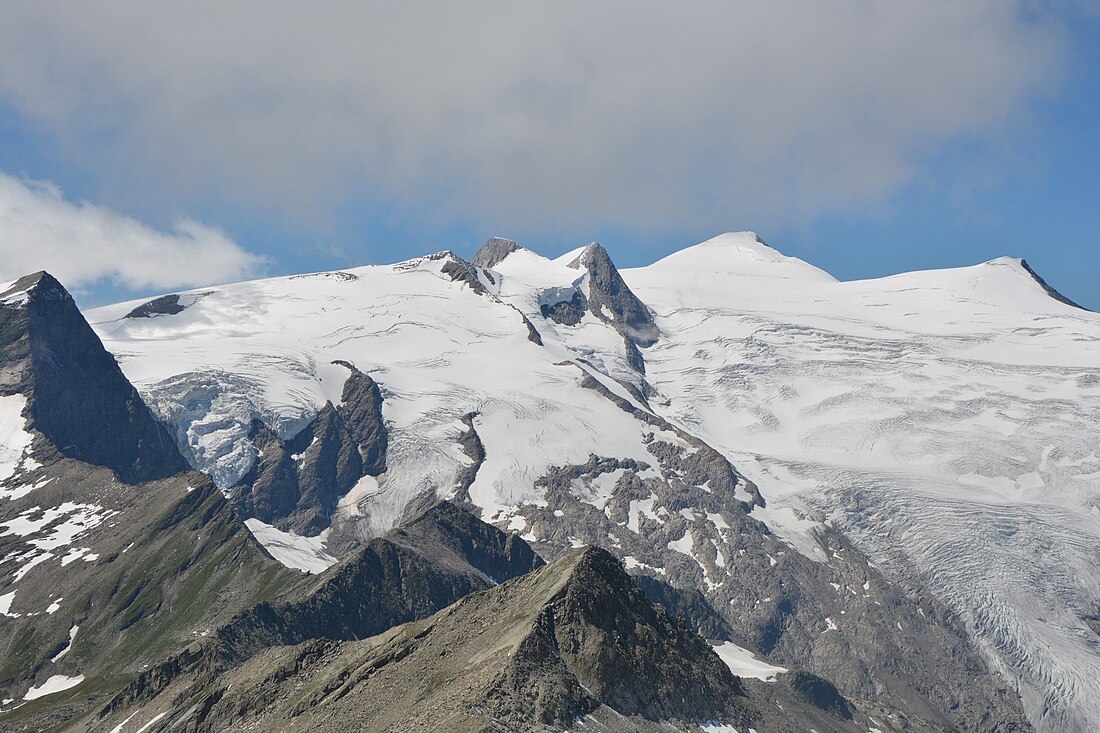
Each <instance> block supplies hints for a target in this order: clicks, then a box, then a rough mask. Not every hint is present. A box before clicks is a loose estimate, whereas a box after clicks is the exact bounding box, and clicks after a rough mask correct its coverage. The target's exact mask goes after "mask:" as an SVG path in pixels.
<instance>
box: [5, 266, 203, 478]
mask: <svg viewBox="0 0 1100 733" xmlns="http://www.w3.org/2000/svg"><path fill="white" fill-rule="evenodd" d="M20 292H25V293H26V295H25V297H24V298H22V299H18V298H17V299H14V300H10V301H9V302H6V303H0V395H9V394H15V393H20V394H23V395H25V396H26V398H27V401H28V405H27V411H26V417H27V418H29V424H30V426H31V427H33V428H35V429H37V430H38V431H39V432H41V433H42V435H44V436H45V437H46V439H47V440H48V441H49V442H50V443H51V444H52V446H53V447H54V448H55V449H56V450H58V451H60V452H61V453H62V454H63V455H66V456H68V457H70V458H75V459H78V460H81V461H85V462H87V463H91V464H94V465H97V466H104V467H106V468H110V469H111V470H113V471H114V472H115V473H117V474H118V476H119V478H121V479H122V480H123V481H126V482H128V483H136V482H142V481H150V480H154V479H159V478H164V477H166V476H171V475H173V474H176V473H180V472H182V471H186V470H188V466H187V463H186V462H185V461H184V459H183V457H182V456H181V455H180V452H179V449H178V447H177V446H176V443H175V441H174V440H173V439H172V436H171V433H170V432H169V430H168V429H167V428H166V427H165V426H164V425H162V424H161V423H160V422H159V421H157V419H156V418H155V417H154V416H153V414H152V412H150V410H149V408H148V407H147V406H146V405H145V403H144V402H143V401H142V399H141V397H140V396H139V395H138V393H137V390H135V389H134V387H133V386H132V385H131V384H130V382H129V381H128V380H127V379H126V377H125V376H124V375H123V374H122V370H121V369H119V367H118V363H117V362H116V361H115V358H114V357H113V356H112V355H111V354H110V353H108V352H107V350H106V349H104V348H103V344H102V342H101V341H100V340H99V337H98V336H96V334H95V332H94V331H93V330H92V329H91V327H90V326H89V325H88V322H87V321H86V320H85V319H84V316H83V315H82V314H81V313H80V310H79V309H78V308H77V306H76V303H74V302H73V299H72V296H70V295H69V293H68V292H67V291H66V290H65V288H64V287H63V286H62V285H61V283H59V282H58V281H57V280H56V279H54V278H53V276H51V275H50V274H48V273H46V272H39V273H35V274H34V275H27V276H26V277H24V278H21V279H20V280H19V281H17V282H16V283H15V284H14V285H12V287H11V288H9V289H8V291H6V292H5V293H2V294H0V298H4V297H5V296H9V295H13V294H18V293H20Z"/></svg>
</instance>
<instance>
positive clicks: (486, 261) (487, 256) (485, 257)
mask: <svg viewBox="0 0 1100 733" xmlns="http://www.w3.org/2000/svg"><path fill="white" fill-rule="evenodd" d="M519 249H523V248H522V247H520V246H519V245H518V244H516V243H515V242H513V241H512V240H511V239H504V238H503V237H491V238H490V239H489V240H488V241H486V242H485V244H483V245H481V248H480V249H479V250H478V251H477V252H476V253H475V254H474V256H473V257H471V258H470V262H472V263H473V264H475V265H477V266H478V267H484V268H487V269H488V268H492V267H494V266H496V265H498V264H500V263H501V262H502V261H503V260H504V258H505V257H507V256H508V255H510V254H512V253H513V252H515V251H516V250H519Z"/></svg>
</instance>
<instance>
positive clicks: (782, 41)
mask: <svg viewBox="0 0 1100 733" xmlns="http://www.w3.org/2000/svg"><path fill="white" fill-rule="evenodd" d="M1045 7H1047V5H1046V4H1044V3H1034V2H1032V1H1031V0H968V2H957V0H924V1H922V2H881V3H879V2H867V1H866V0H827V1H824V2H795V1H794V0H777V1H776V2H768V3H757V2H729V1H727V0H723V1H721V2H712V1H708V0H699V1H698V2H691V3H676V2H655V1H652V0H640V1H637V0H629V1H628V0H605V1H603V2H598V3H592V2H576V1H573V0H562V1H560V2H554V3H516V2H486V1H481V0H474V1H472V2H469V3H453V2H402V3H390V2H325V3H298V2H293V3H292V2H282V1H277V0H264V1H263V2H259V1H253V2H247V1H246V2H238V3H218V2H203V1H199V2H191V3H172V4H168V3H146V2H117V3H107V4H103V3H96V4H86V3H72V4H69V5H67V7H66V9H65V11H64V12H59V10H58V6H57V5H54V4H51V3H23V4H15V3H10V4H6V5H5V10H4V13H3V16H4V17H3V22H2V23H0V104H4V105H6V106H8V107H9V108H10V109H12V110H14V111H15V112H16V114H18V115H19V116H20V117H21V118H22V119H25V120H29V121H31V122H32V123H33V124H34V125H35V126H36V127H37V129H41V130H46V131H49V133H50V134H51V135H53V136H55V138H56V139H57V140H58V141H59V144H60V145H61V146H62V147H63V148H64V149H65V150H66V151H69V152H70V153H71V154H73V155H74V156H75V158H76V159H78V160H81V161H83V164H84V165H86V166H87V167H89V168H94V167H96V166H97V165H98V166H100V167H102V168H104V170H106V168H107V165H106V164H107V163H109V162H111V161H116V160H124V161H126V162H127V167H126V168H125V171H126V173H125V175H132V176H134V177H135V178H137V179H139V180H142V181H144V182H146V183H150V186H149V188H150V189H156V188H158V187H159V188H163V189H166V190H165V191H164V192H163V195H165V196H168V197H179V196H184V197H186V196H203V195H205V196H214V197H221V198H226V199H229V200H233V201H237V202H240V201H243V202H246V203H253V204H259V205H263V206H269V207H272V208H276V209H278V210H279V211H281V212H282V213H285V214H287V215H289V216H302V217H308V216H310V215H311V214H315V213H316V212H318V211H322V212H324V211H326V210H327V209H335V208H337V207H339V206H343V205H345V204H346V202H347V200H348V199H355V198H357V197H358V198H360V199H362V200H371V201H383V202H389V203H391V204H393V205H395V206H407V207H411V208H413V209H416V210H420V211H424V212H434V215H439V216H458V215H461V216H464V217H468V218H469V219H473V220H482V221H486V222H493V223H494V224H499V225H503V226H508V225H511V224H513V223H516V222H522V223H523V224H527V225H558V226H562V227H566V228H577V229H582V230H583V229H584V228H586V227H592V226H595V225H597V224H600V223H608V222H618V223H621V224H628V223H633V224H634V225H637V226H643V227H651V228H655V229H661V228H671V227H678V226H683V225H684V224H685V223H688V222H696V223H698V222H700V221H702V222H711V221H715V222H717V221H721V222H725V223H726V224H733V223H740V224H745V225H748V224H752V225H754V226H756V225H758V224H759V225H761V226H762V225H765V224H767V223H769V222H775V221H779V220H786V219H790V218H794V219H800V218H808V217H813V216H816V215H818V214H821V213H823V212H829V211H833V210H837V209H843V208H845V207H850V206H861V205H864V204H866V203H867V202H873V201H878V200H881V199H882V198H884V197H887V196H889V195H890V193H891V192H893V191H895V190H897V189H898V188H899V187H902V186H905V185H906V184H907V183H909V182H910V181H911V180H913V178H914V176H915V175H916V174H917V173H918V172H919V171H920V170H921V168H922V166H924V165H925V163H924V161H925V160H926V159H927V158H928V157H929V156H932V155H935V154H937V153H941V152H942V151H943V150H944V149H945V148H946V147H947V146H950V145H953V144H959V143H965V144H970V143H972V142H973V141H975V140H977V141H983V140H987V139H989V138H991V137H996V136H998V135H1000V134H1002V133H1004V132H1005V131H1006V130H1009V131H1010V130H1012V129H1013V128H1014V127H1015V126H1016V125H1017V124H1018V123H1019V120H1020V118H1021V117H1022V116H1024V113H1025V112H1026V110H1027V109H1028V107H1029V105H1030V104H1031V103H1032V102H1033V101H1034V100H1035V99H1036V98H1037V97H1039V96H1041V95H1043V94H1044V93H1045V92H1046V90H1048V89H1049V88H1050V87H1051V86H1052V85H1054V84H1056V82H1057V79H1058V74H1059V69H1060V68H1061V66H1062V63H1063V56H1064V52H1065V48H1064V46H1065V45H1066V44H1065V40H1064V34H1063V33H1062V32H1061V31H1060V29H1059V26H1058V24H1057V22H1056V21H1055V20H1054V19H1052V18H1051V17H1048V15H1047V14H1045V12H1044V10H1043V9H1044V8H1045ZM102 175H104V176H109V175H124V174H123V173H118V172H115V173H107V172H104V173H102ZM165 181H172V182H173V184H172V185H171V186H169V185H168V184H166V183H165ZM167 189H171V190H167ZM169 200H171V199H169Z"/></svg>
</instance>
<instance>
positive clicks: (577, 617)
mask: <svg viewBox="0 0 1100 733" xmlns="http://www.w3.org/2000/svg"><path fill="white" fill-rule="evenodd" d="M829 690H831V686H830V685H828V683H825V682H824V681H822V680H818V679H816V678H813V677H812V676H809V675H804V674H803V675H801V676H800V677H798V678H797V679H796V680H794V681H792V682H789V683H784V684H780V685H779V686H778V687H777V686H774V685H773V686H771V687H768V686H766V685H757V686H753V687H751V689H750V687H748V686H746V685H745V684H743V683H742V682H741V681H740V680H739V679H738V678H737V677H735V676H734V675H732V674H731V673H730V671H729V669H727V667H726V666H725V665H724V664H723V663H722V661H721V660H720V659H719V658H718V656H717V655H716V654H715V653H714V652H713V651H712V650H711V649H710V647H709V646H708V645H707V644H706V643H705V642H704V641H703V640H702V639H700V638H699V637H697V636H695V635H693V634H692V633H691V632H690V631H688V630H687V629H686V628H685V627H683V626H682V625H681V624H680V623H679V622H677V621H675V620H674V619H673V618H671V617H670V616H669V615H668V614H667V613H666V612H665V611H664V609H663V608H662V607H660V606H657V605H653V604H651V603H650V602H649V601H648V600H647V599H646V598H645V596H644V595H643V594H642V593H641V592H640V591H639V590H638V589H637V588H636V587H635V586H634V585H633V583H632V582H631V580H630V579H629V577H628V576H627V575H626V573H625V572H624V571H623V569H622V567H621V566H620V565H619V563H618V562H617V561H616V560H615V559H614V558H613V557H611V556H610V555H609V554H607V553H606V552H604V551H602V550H596V549H588V550H583V551H577V552H574V553H572V554H570V555H569V556H567V557H564V558H562V559H561V560H559V561H557V562H556V563H554V564H552V565H549V566H546V567H544V568H541V569H538V570H536V571H534V572H533V573H531V574H529V575H526V576H522V577H520V578H517V579H514V580H512V581H509V582H507V583H505V584H503V585H501V586H497V587H494V588H492V589H489V590H486V591H484V592H481V593H476V594H473V595H470V596H467V597H466V598H464V599H462V600H460V601H459V602H458V603H456V604H454V605H452V606H449V607H448V608H446V609H445V610H443V611H440V612H439V613H437V614H435V615H434V616H431V617H430V618H427V619H425V620H423V621H414V622H412V623H409V624H405V625H403V626H399V627H396V628H394V629H392V630H390V631H387V632H385V633H383V634H380V635H379V636H376V637H373V638H371V639H367V640H363V641H349V642H333V641H312V642H307V643H304V644H299V645H296V646H290V647H272V648H270V649H267V650H266V651H263V652H262V653H260V654H258V655H257V656H255V657H254V658H253V659H251V660H250V661H248V662H247V663H245V664H242V665H240V666H239V667H236V668H234V669H233V670H231V671H228V672H226V673H224V674H222V675H219V676H217V677H210V676H208V675H202V674H199V675H194V674H192V675H181V676H179V677H177V678H176V679H175V680H173V681H172V683H171V684H170V685H169V686H167V687H165V688H164V689H163V690H162V691H161V692H160V693H159V694H158V695H157V696H155V697H153V698H152V699H144V700H142V701H141V703H140V706H137V705H134V706H118V707H116V708H114V709H112V710H110V712H109V713H108V714H107V715H106V716H105V717H104V718H103V719H102V722H101V723H100V724H99V725H98V727H97V729H100V728H102V729H106V727H107V726H109V725H112V724H115V721H117V720H126V721H133V724H135V725H145V724H147V723H148V724H149V727H148V728H146V729H145V730H149V731H164V730H172V729H177V728H185V729H187V730H193V731H218V730H227V729H237V728H241V729H243V728H247V729H249V730H259V731H264V730H279V731H284V730H285V731H321V730H333V729H340V730H345V729H347V730H351V729H354V730H363V731H390V730H401V731H420V730H423V731H429V730H431V731H440V730H447V731H515V732H527V731H532V732H534V731H539V732H546V731H561V730H569V729H573V728H575V727H577V726H579V725H583V727H584V728H585V729H588V730H596V731H607V732H625V731H654V732H655V731H669V732H671V731H684V730H698V729H699V726H700V725H702V726H710V727H714V726H719V725H720V724H725V725H728V726H733V725H736V726H738V727H739V728H741V729H746V730H747V729H749V728H748V727H749V726H754V727H755V728H754V729H759V730H769V731H776V732H783V731H794V730H805V729H806V727H808V726H809V727H813V728H815V729H816V730H819V731H821V732H822V733H825V732H829V733H833V732H838V733H839V732H840V731H864V730H866V729H867V727H868V726H869V725H871V718H868V717H866V716H865V715H863V714H862V713H859V712H856V713H855V714H854V715H853V712H852V711H851V710H850V709H849V708H848V707H847V704H846V702H845V701H844V700H843V698H839V697H838V696H837V695H836V693H835V690H832V692H831V693H830V692H829ZM830 695H831V696H830ZM908 729H909V730H928V731H931V730H937V728H932V727H926V726H924V725H921V724H919V723H917V724H914V725H911V726H910V727H909V728H908Z"/></svg>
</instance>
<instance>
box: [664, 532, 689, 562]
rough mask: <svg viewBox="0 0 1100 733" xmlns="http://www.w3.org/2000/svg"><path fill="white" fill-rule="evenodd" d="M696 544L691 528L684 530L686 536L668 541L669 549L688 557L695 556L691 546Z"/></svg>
mask: <svg viewBox="0 0 1100 733" xmlns="http://www.w3.org/2000/svg"><path fill="white" fill-rule="evenodd" d="M693 546H694V540H693V539H692V537H691V530H684V536H683V537H681V538H680V539H678V540H673V541H672V542H669V543H668V549H670V550H676V552H681V553H683V554H685V555H687V556H688V557H693V556H692V554H691V548H692V547H693Z"/></svg>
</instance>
